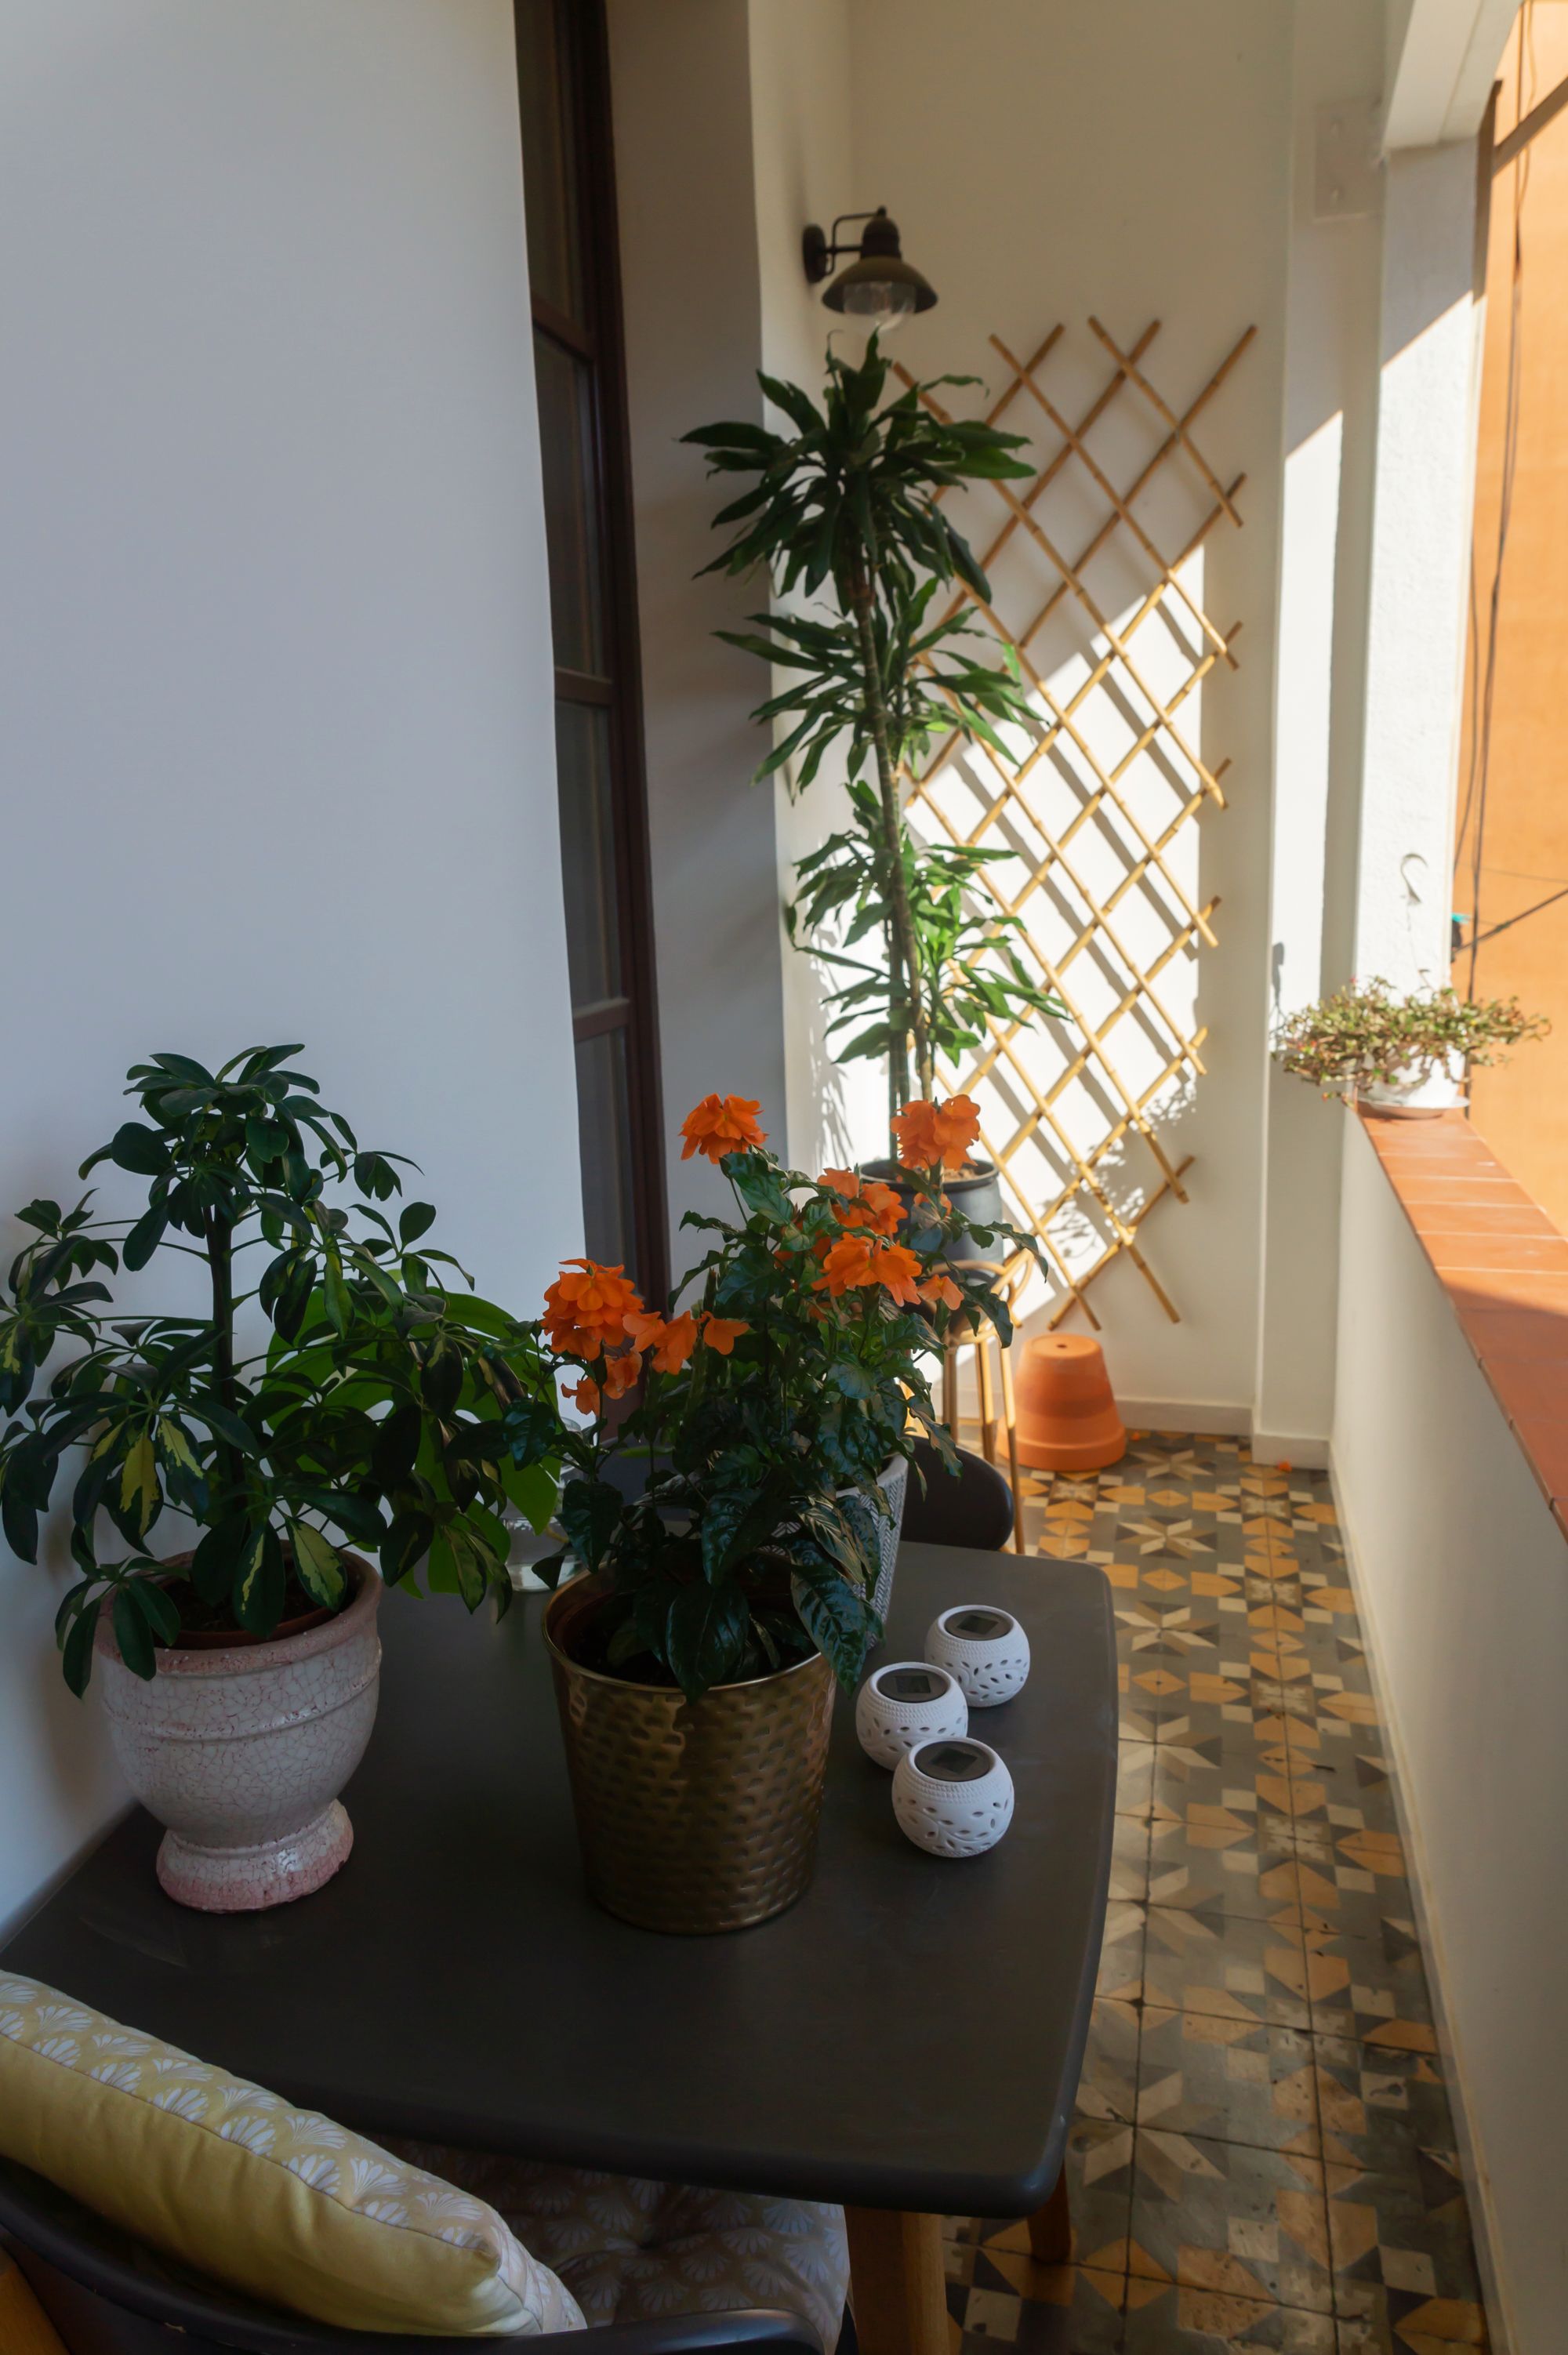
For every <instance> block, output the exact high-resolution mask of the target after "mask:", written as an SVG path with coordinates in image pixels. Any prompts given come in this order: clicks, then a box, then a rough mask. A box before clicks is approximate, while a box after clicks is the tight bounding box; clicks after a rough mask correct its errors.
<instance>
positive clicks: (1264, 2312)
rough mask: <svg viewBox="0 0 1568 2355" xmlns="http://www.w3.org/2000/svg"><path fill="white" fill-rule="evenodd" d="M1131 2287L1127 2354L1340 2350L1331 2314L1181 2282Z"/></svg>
mask: <svg viewBox="0 0 1568 2355" xmlns="http://www.w3.org/2000/svg"><path fill="white" fill-rule="evenodd" d="M1128 2292H1129V2297H1128V2306H1127V2321H1126V2336H1125V2339H1124V2340H1123V2342H1122V2344H1123V2350H1124V2355H1232V2350H1234V2355H1254V2350H1257V2355H1263V2350H1269V2355H1336V2342H1335V2324H1334V2318H1333V2317H1332V2315H1328V2314H1313V2313H1308V2312H1305V2311H1303V2310H1302V2309H1301V2308H1300V2307H1284V2306H1275V2305H1274V2304H1273V2303H1272V2301H1270V2300H1267V2299H1264V2298H1258V2297H1244V2296H1235V2295H1234V2294H1232V2293H1231V2292H1228V2291H1222V2290H1210V2289H1200V2288H1195V2287H1189V2286H1186V2285H1184V2284H1179V2283H1171V2284H1165V2283H1155V2282H1139V2281H1136V2280H1135V2281H1132V2282H1129V2284H1128Z"/></svg>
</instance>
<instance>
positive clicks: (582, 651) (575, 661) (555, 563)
mask: <svg viewBox="0 0 1568 2355" xmlns="http://www.w3.org/2000/svg"><path fill="white" fill-rule="evenodd" d="M534 361H535V368H536V370H537V373H538V378H539V443H540V451H541V454H542V457H543V462H544V521H545V538H546V540H547V541H548V543H549V613H550V626H551V629H552V631H553V633H554V637H555V658H556V661H557V662H558V663H559V664H560V666H561V667H562V668H563V669H564V670H585V671H595V672H602V671H603V667H604V638H603V617H602V613H601V606H602V602H603V599H602V593H601V588H600V579H599V522H600V516H599V469H598V465H597V464H596V457H595V448H594V436H593V380H592V370H591V369H590V368H589V367H588V364H587V363H586V361H583V360H580V359H578V358H577V357H576V356H575V355H574V354H573V353H571V352H569V351H567V350H565V349H564V348H563V346H561V345H560V344H557V343H553V342H552V341H551V340H550V338H549V336H546V335H541V334H538V333H536V334H535V336H534Z"/></svg>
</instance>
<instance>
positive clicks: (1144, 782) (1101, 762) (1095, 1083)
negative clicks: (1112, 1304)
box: [897, 318, 1255, 1327]
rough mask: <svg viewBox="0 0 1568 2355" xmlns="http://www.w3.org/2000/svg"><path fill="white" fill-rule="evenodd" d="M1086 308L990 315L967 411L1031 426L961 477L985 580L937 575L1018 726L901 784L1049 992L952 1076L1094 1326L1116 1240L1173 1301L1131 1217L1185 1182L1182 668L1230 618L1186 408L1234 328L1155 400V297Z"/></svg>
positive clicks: (1189, 723)
mask: <svg viewBox="0 0 1568 2355" xmlns="http://www.w3.org/2000/svg"><path fill="white" fill-rule="evenodd" d="M1088 325H1089V335H1088V337H1087V338H1085V339H1083V343H1082V348H1079V347H1078V346H1077V345H1076V344H1070V343H1069V342H1068V340H1067V339H1066V337H1065V334H1064V330H1063V328H1062V327H1061V326H1060V325H1058V326H1055V327H1053V328H1052V329H1051V333H1050V334H1049V335H1048V336H1046V337H1045V339H1044V341H1043V342H1042V343H1041V344H1040V346H1038V348H1037V349H1036V350H1035V351H1034V352H1033V353H1032V354H1031V355H1030V356H1029V357H1028V358H1027V359H1020V358H1019V357H1017V355H1016V354H1015V353H1013V352H1012V351H1011V350H1009V349H1008V346H1007V345H1006V344H1005V343H1004V342H1003V341H1002V339H1001V338H1000V337H999V336H992V337H991V344H992V347H993V349H994V351H995V352H996V353H997V356H998V357H1000V359H1001V360H1002V362H1003V364H1004V366H1005V367H1006V368H1007V370H1008V377H1007V380H1006V382H1005V384H1004V386H1003V389H1002V390H1001V392H1000V393H999V395H998V396H997V398H996V399H995V400H993V401H992V402H991V404H990V406H989V408H988V409H987V410H986V412H985V413H986V415H987V420H988V421H990V422H991V423H993V424H995V423H999V422H1001V421H1004V420H1005V421H1006V422H1007V424H1008V427H1009V428H1010V429H1011V430H1012V431H1015V432H1028V433H1029V435H1030V437H1031V440H1032V442H1033V443H1034V445H1035V450H1036V452H1037V453H1038V464H1037V471H1036V473H1035V475H1034V478H1033V480H1032V481H1031V482H1029V484H1027V485H1025V484H1023V483H1021V482H1020V483H1019V484H1010V483H999V484H995V485H985V486H984V487H983V488H981V489H978V490H972V491H971V492H970V493H969V497H970V499H971V501H972V502H974V506H975V508H981V507H984V506H986V505H987V503H989V505H990V506H991V507H992V509H993V510H994V512H993V514H992V515H991V516H990V517H987V522H988V524H989V532H988V537H987V529H986V527H985V525H983V526H982V528H981V529H980V530H979V531H976V530H975V529H974V528H973V525H972V516H973V511H974V510H973V509H972V510H971V513H970V515H969V516H966V518H965V525H966V528H967V529H968V532H969V537H970V538H972V539H973V540H974V541H975V542H976V545H977V547H978V548H979V549H980V551H981V558H982V570H984V571H985V572H986V574H987V577H988V579H989V581H990V584H991V596H990V599H989V600H987V599H984V598H981V597H979V596H977V595H976V594H974V593H973V592H972V591H969V590H966V589H965V590H961V591H956V592H955V598H954V602H953V605H952V607H951V608H950V611H951V612H952V613H958V612H960V611H961V610H962V609H963V607H964V606H965V605H968V606H969V607H970V608H972V615H971V618H972V619H974V620H975V621H976V623H978V624H979V625H980V626H981V627H983V628H985V629H987V630H988V631H989V632H990V633H991V634H993V635H994V636H995V637H996V638H997V641H998V643H999V644H1000V645H1002V646H1003V647H1004V648H1007V649H1010V650H1011V654H1012V655H1013V656H1014V657H1015V658H1016V660H1017V662H1018V664H1019V670H1020V673H1021V675H1022V677H1023V678H1024V680H1025V682H1026V684H1027V685H1028V687H1029V690H1030V694H1031V698H1032V700H1033V702H1034V704H1035V707H1036V710H1037V713H1038V726H1037V728H1036V730H1034V732H1033V734H1032V737H1031V738H1029V739H1025V738H1024V737H1023V736H1022V734H1021V732H1020V734H1019V739H1018V741H1017V742H1016V743H1015V745H1014V746H1013V747H1012V748H1011V749H1012V751H1013V753H1014V758H1013V759H1012V760H1011V761H1010V762H1003V761H1001V760H999V759H998V758H997V755H996V754H995V753H994V752H993V751H990V750H989V749H988V748H987V747H986V746H984V745H976V744H973V743H970V742H968V741H965V739H964V738H963V737H961V736H960V735H959V734H957V733H956V732H955V733H953V734H952V735H950V736H948V737H947V738H945V739H944V740H943V741H940V742H938V743H937V744H936V745H934V746H933V749H932V751H931V753H930V756H929V758H928V760H927V762H926V765H925V766H924V768H923V771H922V772H921V773H920V774H919V775H918V776H913V777H912V778H911V779H910V780H909V794H910V810H911V817H912V823H913V825H914V826H915V828H916V830H917V832H922V833H924V834H925V835H927V836H928V837H930V838H932V839H941V838H942V837H946V838H947V839H948V840H950V841H954V842H963V843H975V844H979V845H983V846H984V847H987V848H988V849H991V850H994V851H997V852H998V853H1000V854H1002V855H1001V856H1000V857H998V858H997V861H996V862H995V863H994V864H992V865H990V866H988V867H987V868H984V869H982V870H981V872H980V876H979V879H978V881H977V886H976V888H977V890H979V891H980V892H981V893H982V894H983V895H984V897H985V900H987V902H988V903H989V904H990V905H991V906H992V907H993V908H994V910H995V911H996V912H997V915H998V916H1000V915H1003V914H1008V915H1017V916H1019V918H1020V919H1021V920H1022V922H1023V925H1024V932H1023V934H1022V935H1021V936H1019V947H1020V951H1021V953H1022V954H1024V955H1025V956H1026V959H1029V960H1032V963H1033V964H1034V967H1035V968H1036V969H1037V971H1038V973H1039V974H1040V977H1041V979H1042V980H1043V982H1044V983H1045V984H1046V985H1047V986H1049V987H1050V988H1051V990H1052V991H1053V992H1054V993H1055V994H1056V996H1058V998H1059V999H1060V1000H1061V1003H1062V1004H1063V1005H1064V1006H1065V1007H1067V1009H1068V1016H1069V1019H1068V1020H1066V1021H1042V1020H1040V1018H1030V1019H1029V1020H1028V1021H1023V1022H1004V1021H999V1020H993V1021H992V1023H991V1024H990V1027H989V1035H988V1037H987V1039H985V1041H984V1042H983V1044H982V1046H981V1048H980V1050H979V1051H978V1053H977V1054H976V1057H975V1058H974V1060H972V1061H971V1063H970V1064H969V1065H968V1066H967V1067H966V1068H965V1069H964V1070H962V1071H955V1072H954V1073H952V1074H951V1075H950V1076H951V1080H952V1083H953V1084H954V1085H955V1086H959V1087H962V1088H964V1089H965V1091H966V1092H969V1093H971V1094H973V1095H975V1096H976V1098H977V1100H978V1102H979V1103H980V1105H981V1110H982V1114H983V1118H984V1128H983V1132H982V1135H983V1144H984V1147H985V1150H986V1151H987V1152H988V1153H989V1154H990V1155H991V1156H992V1157H993V1158H994V1159H995V1160H996V1161H997V1164H998V1166H999V1167H1000V1168H1001V1170H1002V1173H1003V1182H1004V1187H1005V1188H1006V1190H1007V1192H1008V1197H1009V1200H1008V1208H1009V1212H1010V1213H1011V1214H1012V1215H1014V1216H1015V1217H1016V1218H1017V1220H1018V1223H1019V1224H1020V1225H1025V1224H1027V1225H1028V1226H1029V1227H1031V1228H1032V1230H1033V1231H1034V1232H1035V1233H1036V1234H1037V1235H1039V1237H1040V1240H1041V1242H1042V1243H1043V1246H1044V1250H1045V1254H1046V1261H1047V1267H1048V1271H1049V1298H1048V1303H1047V1305H1048V1307H1049V1312H1050V1314H1049V1322H1050V1323H1051V1325H1052V1326H1054V1325H1056V1324H1058V1323H1060V1321H1061V1318H1062V1317H1063V1316H1066V1315H1067V1314H1068V1312H1069V1311H1070V1310H1071V1309H1072V1307H1073V1306H1074V1305H1077V1306H1079V1307H1081V1308H1082V1309H1083V1313H1084V1315H1085V1316H1086V1317H1087V1318H1088V1321H1089V1322H1090V1324H1091V1325H1093V1326H1096V1327H1097V1326H1098V1321H1099V1320H1098V1319H1097V1317H1096V1316H1095V1315H1094V1311H1093V1307H1092V1305H1090V1303H1089V1301H1088V1299H1087V1298H1086V1296H1085V1295H1086V1294H1087V1292H1088V1288H1089V1286H1090V1285H1091V1284H1093V1280H1094V1278H1095V1277H1096V1276H1097V1275H1098V1274H1099V1273H1101V1271H1102V1270H1103V1269H1104V1267H1106V1266H1108V1265H1109V1263H1110V1262H1111V1261H1112V1260H1113V1259H1114V1258H1115V1257H1116V1255H1117V1254H1118V1253H1119V1252H1125V1253H1126V1254H1127V1256H1128V1257H1129V1259H1131V1260H1132V1262H1133V1263H1134V1264H1135V1265H1136V1267H1137V1269H1138V1271H1139V1273H1141V1274H1142V1276H1143V1277H1144V1279H1145V1281H1146V1282H1147V1284H1148V1285H1149V1286H1150V1288H1151V1290H1152V1291H1153V1293H1154V1295H1155V1296H1156V1298H1157V1300H1158V1302H1159V1304H1160V1306H1161V1307H1162V1308H1163V1309H1164V1311H1165V1313H1166V1315H1167V1316H1169V1317H1170V1318H1171V1319H1172V1321H1173V1322H1175V1321H1178V1310H1177V1307H1176V1305H1175V1303H1174V1302H1173V1301H1172V1299H1171V1298H1170V1295H1169V1294H1168V1292H1167V1290H1166V1288H1165V1286H1164V1285H1163V1284H1161V1283H1160V1281H1159V1278H1158V1276H1157V1274H1156V1273H1155V1271H1154V1269H1153V1268H1152V1267H1151V1265H1150V1264H1149V1262H1148V1260H1147V1257H1146V1255H1145V1252H1144V1249H1143V1244H1142V1240H1141V1230H1142V1228H1143V1225H1144V1222H1145V1220H1147V1216H1148V1214H1149V1212H1150V1211H1151V1210H1152V1209H1154V1208H1155V1206H1156V1204H1157V1203H1158V1202H1159V1201H1161V1200H1163V1199H1166V1198H1167V1197H1170V1198H1172V1199H1175V1200H1177V1201H1181V1202H1184V1201H1186V1200H1187V1199H1188V1194H1187V1188H1186V1184H1185V1179H1186V1175H1187V1171H1188V1169H1189V1166H1190V1156H1189V1155H1187V1154H1186V1153H1184V1152H1183V1151H1182V1150H1181V1148H1180V1141H1179V1138H1180V1130H1181V1127H1182V1124H1183V1121H1184V1116H1185V1113H1186V1110H1187V1108H1188V1106H1189V1102H1190V1095H1191V1090H1192V1087H1193V1084H1194V1083H1195V1082H1196V1081H1197V1080H1198V1079H1200V1077H1201V1076H1202V1073H1203V1068H1204V1066H1203V1056H1202V1048H1203V1040H1204V1035H1205V1034H1204V1029H1203V1027H1202V1026H1201V1024H1200V1023H1199V1022H1198V1021H1197V1019H1196V1012H1195V1007H1196V986H1195V960H1196V957H1197V954H1198V953H1199V951H1200V948H1201V947H1205V946H1207V947H1212V946H1214V945H1215V940H1216V935H1215V932H1214V929H1213V922H1212V919H1213V915H1214V911H1215V908H1216V906H1217V905H1218V901H1217V900H1214V899H1213V898H1210V899H1208V900H1203V899H1201V898H1200V890H1199V882H1198V862H1197V840H1196V833H1195V828H1196V824H1197V821H1198V819H1199V818H1200V815H1201V814H1202V813H1203V811H1204V810H1205V808H1207V807H1208V806H1209V805H1213V806H1214V807H1215V808H1217V809H1222V808H1223V807H1224V805H1225V790H1224V785H1223V783H1222V779H1223V777H1224V774H1225V771H1226V768H1227V766H1228V763H1227V762H1225V761H1217V762H1213V763H1212V765H1211V763H1210V762H1208V761H1206V760H1205V758H1204V754H1203V751H1202V730H1201V726H1200V704H1201V689H1202V686H1203V682H1204V680H1205V679H1206V678H1207V677H1209V675H1210V674H1211V671H1213V670H1214V668H1215V666H1216V665H1221V664H1223V665H1226V666H1230V667H1232V668H1233V667H1234V666H1235V662H1236V656H1235V653H1234V647H1233V642H1234V639H1235V637H1236V634H1237V630H1238V629H1239V627H1240V624H1239V623H1236V624H1233V625H1232V627H1231V628H1230V629H1228V630H1221V628H1220V627H1219V625H1218V624H1217V623H1215V622H1214V621H1213V620H1212V619H1211V616H1210V614H1209V613H1208V611H1207V610H1206V607H1205V603H1204V591H1203V567H1204V548H1205V543H1206V541H1207V540H1208V539H1209V537H1210V535H1211V533H1212V532H1213V531H1214V530H1215V529H1216V528H1217V527H1221V526H1239V525H1240V524H1241V522H1242V520H1243V518H1242V516H1241V514H1240V512H1239V510H1238V508H1237V506H1236V498H1237V495H1238V493H1239V492H1240V490H1241V488H1242V485H1243V480H1244V477H1243V476H1242V475H1239V474H1238V475H1236V476H1235V477H1234V478H1233V479H1232V481H1230V482H1229V483H1226V482H1224V481H1223V480H1222V479H1221V475H1220V474H1218V473H1217V472H1216V471H1215V469H1214V468H1213V467H1212V466H1211V464H1210V463H1209V460H1208V458H1207V457H1206V455H1205V454H1204V452H1203V450H1202V448H1201V447H1200V443H1199V442H1198V440H1197V438H1196V436H1195V432H1194V428H1195V426H1196V425H1197V423H1198V421H1199V420H1200V418H1201V416H1202V413H1203V411H1204V410H1205V409H1206V408H1207V407H1208V405H1209V403H1210V402H1211V400H1212V399H1213V398H1214V395H1215V394H1216V393H1217V392H1218V391H1219V389H1220V388H1221V385H1222V384H1223V383H1224V382H1225V380H1226V378H1228V377H1229V375H1230V374H1231V371H1232V368H1234V367H1235V366H1236V364H1237V362H1238V361H1239V360H1240V359H1241V357H1242V356H1243V353H1244V352H1245V351H1246V349H1247V346H1249V345H1250V344H1251V342H1252V340H1253V335H1254V332H1255V330H1254V329H1253V328H1251V327H1249V328H1248V329H1247V330H1246V332H1245V334H1244V335H1243V336H1241V337H1240V338H1239V339H1238V341H1237V342H1236V344H1235V345H1234V346H1233V347H1232V350H1231V351H1230V352H1228V353H1227V354H1226V356H1225V357H1224V358H1223V360H1221V363H1220V365H1219V367H1218V368H1215V369H1214V371H1213V372H1212V374H1211V376H1210V377H1209V378H1208V380H1207V382H1206V383H1204V384H1203V385H1202V386H1201V388H1200V389H1199V391H1198V392H1197V393H1196V394H1195V395H1194V396H1193V397H1192V398H1191V399H1190V400H1189V401H1188V402H1187V404H1186V406H1185V407H1184V408H1181V409H1176V408H1173V407H1172V406H1171V405H1170V403H1169V402H1168V400H1166V398H1165V396H1164V395H1163V394H1162V393H1161V391H1160V390H1159V389H1158V388H1157V385H1156V384H1155V383H1154V381H1153V380H1152V378H1151V376H1150V375H1149V373H1148V372H1147V369H1146V367H1145V361H1146V358H1147V356H1148V354H1149V352H1150V349H1151V346H1153V345H1154V344H1155V342H1156V339H1157V336H1158V334H1159V323H1158V322H1157V321H1155V322H1153V323H1152V324H1151V325H1149V326H1147V328H1146V329H1145V330H1144V332H1143V334H1142V335H1141V336H1138V337H1137V338H1136V341H1135V342H1133V343H1131V344H1130V345H1127V346H1125V347H1124V346H1121V345H1120V344H1118V343H1117V341H1116V340H1115V337H1114V336H1111V335H1110V334H1109V333H1108V331H1107V330H1106V329H1105V327H1104V326H1103V325H1101V323H1100V321H1099V320H1097V319H1094V318H1091V319H1090V321H1089V323H1088ZM897 372H898V374H899V375H900V376H901V378H902V380H903V382H904V383H905V384H906V385H907V384H909V383H910V382H912V379H911V378H910V377H909V376H908V375H907V373H906V372H905V371H904V370H902V369H899V370H898V371H897ZM923 399H924V400H926V401H927V403H928V405H929V406H930V407H931V408H932V409H933V410H936V412H937V413H938V414H944V411H942V410H941V409H940V407H939V404H938V402H937V400H936V398H935V395H934V394H933V393H932V392H927V393H925V394H924V395H923ZM1008 412H1011V414H1009V413H1008ZM1118 483H1119V484H1120V485H1122V487H1120V488H1118V487H1117V485H1118ZM1166 549H1171V550H1174V553H1171V554H1166V553H1165V552H1164V551H1165V550H1166Z"/></svg>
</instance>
